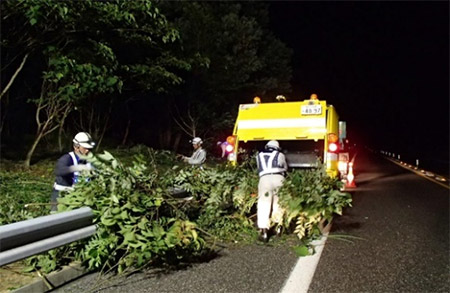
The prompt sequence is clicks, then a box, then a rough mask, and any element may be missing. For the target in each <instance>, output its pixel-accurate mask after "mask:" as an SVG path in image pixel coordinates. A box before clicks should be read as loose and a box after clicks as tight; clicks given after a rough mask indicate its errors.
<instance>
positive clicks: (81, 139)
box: [72, 132, 95, 149]
mask: <svg viewBox="0 0 450 293" xmlns="http://www.w3.org/2000/svg"><path fill="white" fill-rule="evenodd" d="M72 141H73V143H74V144H75V145H79V146H82V147H84V148H86V149H92V148H93V147H94V146H95V142H94V141H93V140H92V137H91V135H90V134H89V133H87V132H78V133H77V135H75V137H74V138H73V140H72Z"/></svg>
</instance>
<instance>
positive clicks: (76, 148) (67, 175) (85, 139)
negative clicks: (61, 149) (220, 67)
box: [51, 132, 95, 211]
mask: <svg viewBox="0 0 450 293" xmlns="http://www.w3.org/2000/svg"><path fill="white" fill-rule="evenodd" d="M72 142H73V151H72V152H69V153H67V154H64V155H63V156H61V157H60V158H59V159H58V162H57V163H56V167H55V176H56V179H55V183H54V184H53V192H52V196H51V204H52V211H56V210H57V208H56V206H57V199H58V197H59V192H60V191H69V190H72V189H73V185H75V184H76V183H77V182H78V180H79V178H78V177H79V176H80V173H81V172H83V171H90V170H92V165H91V164H90V163H87V162H86V161H85V160H83V159H80V156H86V155H88V153H89V152H90V151H91V150H92V148H93V147H94V146H95V143H94V141H93V140H92V138H91V136H90V135H89V133H87V132H79V133H77V135H75V137H74V138H73V140H72Z"/></svg>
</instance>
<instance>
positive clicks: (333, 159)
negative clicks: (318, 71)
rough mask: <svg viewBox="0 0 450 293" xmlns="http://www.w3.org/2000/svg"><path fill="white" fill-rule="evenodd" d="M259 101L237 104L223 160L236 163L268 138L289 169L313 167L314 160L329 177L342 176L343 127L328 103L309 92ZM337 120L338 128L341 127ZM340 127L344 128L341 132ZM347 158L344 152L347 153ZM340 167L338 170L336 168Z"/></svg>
mask: <svg viewBox="0 0 450 293" xmlns="http://www.w3.org/2000/svg"><path fill="white" fill-rule="evenodd" d="M277 100H279V102H275V103H261V100H260V99H259V98H258V97H255V99H254V101H253V103H251V104H241V105H239V112H238V116H237V119H236V123H235V126H234V130H233V135H231V136H229V137H228V138H227V142H228V144H229V145H228V146H227V152H228V156H227V159H228V161H229V163H231V164H232V165H235V164H237V163H238V160H239V156H242V155H243V153H244V154H245V151H246V150H247V151H248V150H251V149H257V150H261V149H263V148H264V144H265V143H266V142H267V141H269V140H278V141H279V142H280V146H281V147H282V149H283V152H284V153H285V155H286V160H287V162H288V165H289V167H291V168H313V167H316V166H317V164H318V161H319V160H320V161H322V162H323V163H324V164H325V166H326V171H327V173H328V174H329V175H330V176H331V177H336V176H340V177H342V175H345V174H344V173H346V171H345V170H344V168H343V167H342V164H340V166H338V161H339V157H341V159H342V160H344V159H345V156H342V155H341V156H340V154H339V153H340V151H341V150H342V149H343V146H344V142H345V137H344V135H345V129H341V131H340V129H339V125H340V123H339V116H338V114H337V112H336V110H335V108H334V107H333V106H332V105H329V104H327V102H326V101H321V100H319V99H318V98H317V95H315V94H312V95H311V98H310V99H309V100H304V101H293V102H287V101H286V99H285V98H284V97H283V96H278V97H277ZM344 126H345V122H341V128H345V127H344ZM343 130H344V131H343ZM347 161H348V155H347ZM339 169H341V171H339Z"/></svg>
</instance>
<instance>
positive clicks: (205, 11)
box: [161, 1, 292, 140]
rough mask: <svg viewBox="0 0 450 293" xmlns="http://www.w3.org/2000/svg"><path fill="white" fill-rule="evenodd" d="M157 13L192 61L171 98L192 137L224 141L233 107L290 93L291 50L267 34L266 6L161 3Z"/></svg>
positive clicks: (231, 119) (238, 3)
mask: <svg viewBox="0 0 450 293" xmlns="http://www.w3.org/2000/svg"><path fill="white" fill-rule="evenodd" d="M161 10H162V12H163V13H164V14H165V15H166V17H167V19H168V20H169V21H171V22H172V23H173V24H174V26H175V27H176V28H177V29H178V30H179V32H180V41H181V43H182V48H183V50H182V51H181V52H180V53H179V54H180V55H181V56H184V58H185V59H188V60H193V62H191V64H192V70H190V71H189V72H186V73H184V74H183V77H184V80H185V83H184V84H183V85H182V86H181V87H180V88H179V89H177V91H176V92H175V94H174V95H175V101H174V104H176V105H177V107H178V108H177V109H178V113H176V114H177V115H176V116H175V119H176V121H184V122H186V121H189V122H191V123H187V124H188V125H189V126H190V128H192V129H193V130H194V131H195V132H194V131H192V130H191V135H193V134H195V135H196V136H202V137H204V138H205V137H210V136H213V137H214V139H216V140H223V139H224V138H225V137H226V135H229V130H230V129H231V128H232V126H233V124H234V119H235V118H231V117H235V115H234V114H233V113H234V111H236V110H237V105H238V104H240V103H242V102H243V101H249V102H250V101H251V99H252V98H253V97H254V96H255V95H260V96H261V95H263V96H272V97H273V98H274V97H275V96H276V95H278V94H280V93H284V94H286V92H289V91H290V90H291V87H290V84H289V82H290V79H291V75H292V70H291V65H290V60H291V55H292V51H291V50H290V49H289V48H287V46H286V45H285V44H284V43H282V42H281V41H280V40H278V39H277V38H275V36H274V35H273V34H272V33H271V32H270V29H269V28H268V22H269V16H268V6H267V4H266V3H261V2H259V3H256V2H254V1H252V2H248V3H246V2H209V1H184V2H183V1H182V2H171V1H163V2H162V3H161ZM230 113H232V114H231V115H230ZM177 124H178V126H180V124H182V123H177ZM183 131H184V132H187V131H185V130H183Z"/></svg>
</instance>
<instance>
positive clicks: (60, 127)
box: [58, 107, 70, 153]
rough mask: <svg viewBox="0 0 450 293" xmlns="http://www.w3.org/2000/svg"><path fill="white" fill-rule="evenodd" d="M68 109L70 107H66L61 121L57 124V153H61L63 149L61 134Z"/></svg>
mask: <svg viewBox="0 0 450 293" xmlns="http://www.w3.org/2000/svg"><path fill="white" fill-rule="evenodd" d="M69 109H70V107H67V108H66V110H65V111H64V115H63V117H62V119H61V121H60V122H59V129H58V147H59V152H60V153H61V152H62V151H63V147H62V138H61V137H62V133H63V131H64V123H65V122H66V118H67V115H69V112H70V111H69Z"/></svg>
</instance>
